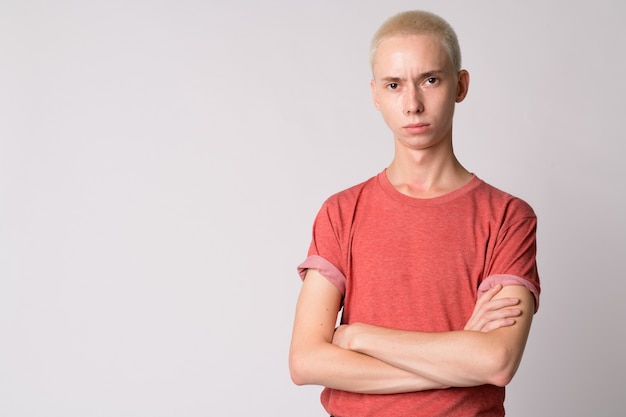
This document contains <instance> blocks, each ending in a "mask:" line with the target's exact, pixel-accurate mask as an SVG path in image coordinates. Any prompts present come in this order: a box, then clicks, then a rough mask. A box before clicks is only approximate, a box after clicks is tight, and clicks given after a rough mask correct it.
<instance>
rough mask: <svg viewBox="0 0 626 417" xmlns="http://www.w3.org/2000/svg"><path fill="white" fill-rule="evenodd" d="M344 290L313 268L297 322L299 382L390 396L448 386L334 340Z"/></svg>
mask: <svg viewBox="0 0 626 417" xmlns="http://www.w3.org/2000/svg"><path fill="white" fill-rule="evenodd" d="M341 297H342V296H341V293H340V292H339V290H338V289H337V288H336V287H335V286H334V285H333V284H331V283H330V282H329V281H328V280H327V279H326V278H325V277H324V276H322V275H321V274H320V273H319V272H318V271H317V270H315V269H309V270H308V271H307V274H306V278H305V280H304V283H303V285H302V289H301V292H300V296H299V298H298V304H297V306H296V317H295V322H294V328H293V334H292V340H291V348H290V352H289V369H290V372H291V378H292V379H293V381H294V382H295V383H296V384H298V385H305V384H315V385H322V386H325V387H329V388H335V389H340V390H344V391H351V392H360V393H370V394H387V393H399V392H411V391H420V390H426V389H436V388H446V386H444V385H443V384H440V383H437V382H434V381H432V380H429V379H427V378H424V377H422V376H420V375H417V374H415V373H413V372H409V371H407V370H403V369H400V368H397V367H395V366H393V365H390V364H388V363H385V362H383V361H381V360H379V359H375V358H373V357H371V356H368V355H365V354H362V353H359V352H355V351H351V350H347V349H343V348H341V347H339V346H337V345H333V344H332V339H333V334H334V331H335V323H336V320H337V313H338V311H339V308H340V305H341Z"/></svg>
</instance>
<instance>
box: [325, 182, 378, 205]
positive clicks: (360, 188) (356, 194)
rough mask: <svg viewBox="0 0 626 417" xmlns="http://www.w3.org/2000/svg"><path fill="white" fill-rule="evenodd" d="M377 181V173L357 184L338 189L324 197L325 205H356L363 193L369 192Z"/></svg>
mask: <svg viewBox="0 0 626 417" xmlns="http://www.w3.org/2000/svg"><path fill="white" fill-rule="evenodd" d="M377 181H378V175H376V176H373V177H371V178H369V179H368V180H366V181H363V182H361V183H359V184H356V185H353V186H351V187H349V188H346V189H344V190H342V191H339V192H337V193H335V194H333V195H331V196H330V197H328V198H327V199H326V201H325V202H324V206H325V207H337V208H341V207H353V206H356V204H357V202H358V201H359V199H360V198H361V197H362V196H363V194H364V193H368V192H371V191H372V190H373V189H374V188H375V185H376V183H377Z"/></svg>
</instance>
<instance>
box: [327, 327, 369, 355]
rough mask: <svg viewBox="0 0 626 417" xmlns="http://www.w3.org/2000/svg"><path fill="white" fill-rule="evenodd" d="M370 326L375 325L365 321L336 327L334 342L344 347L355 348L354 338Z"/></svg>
mask: <svg viewBox="0 0 626 417" xmlns="http://www.w3.org/2000/svg"><path fill="white" fill-rule="evenodd" d="M368 328H373V327H372V326H368V325H367V324H364V323H353V324H342V325H341V326H339V327H337V328H336V329H335V333H334V334H333V342H332V343H333V345H336V346H339V347H340V348H342V349H348V350H354V338H355V337H356V336H357V335H358V334H359V332H364V331H366V330H367V329H368Z"/></svg>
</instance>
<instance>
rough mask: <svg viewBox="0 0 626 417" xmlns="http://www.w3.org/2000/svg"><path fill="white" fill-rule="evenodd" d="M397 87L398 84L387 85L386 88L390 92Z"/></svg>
mask: <svg viewBox="0 0 626 417" xmlns="http://www.w3.org/2000/svg"><path fill="white" fill-rule="evenodd" d="M398 87H399V86H398V83H389V84H387V88H390V89H392V90H395V89H396V88H398Z"/></svg>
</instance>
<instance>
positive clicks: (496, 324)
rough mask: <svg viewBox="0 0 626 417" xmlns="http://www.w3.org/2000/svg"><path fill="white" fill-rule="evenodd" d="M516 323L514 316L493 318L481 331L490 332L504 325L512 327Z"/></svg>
mask: <svg viewBox="0 0 626 417" xmlns="http://www.w3.org/2000/svg"><path fill="white" fill-rule="evenodd" d="M514 324H515V319H512V318H503V319H498V320H493V321H490V322H489V323H487V324H486V325H485V326H483V327H482V328H481V329H480V331H481V332H483V333H488V332H491V331H494V330H498V329H501V328H503V327H510V326H512V325H514Z"/></svg>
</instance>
